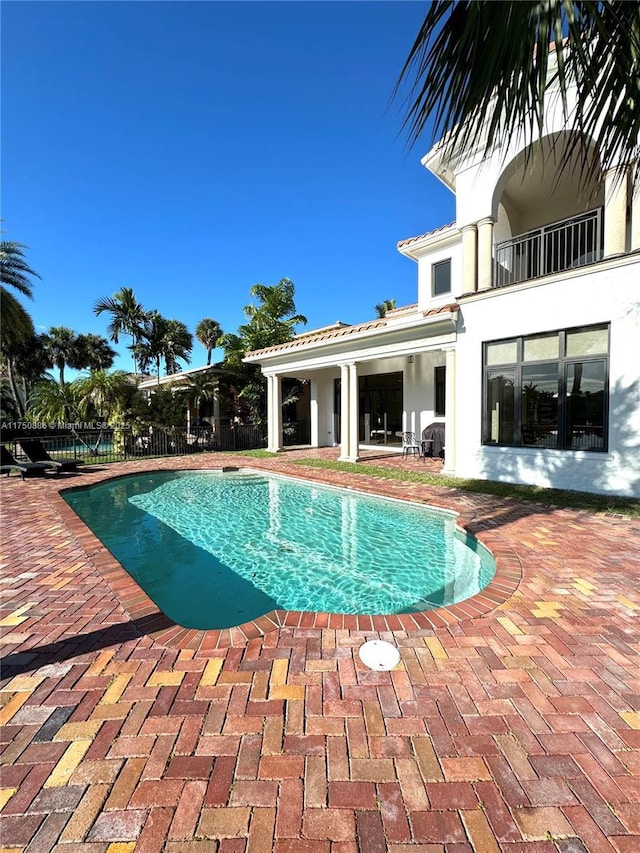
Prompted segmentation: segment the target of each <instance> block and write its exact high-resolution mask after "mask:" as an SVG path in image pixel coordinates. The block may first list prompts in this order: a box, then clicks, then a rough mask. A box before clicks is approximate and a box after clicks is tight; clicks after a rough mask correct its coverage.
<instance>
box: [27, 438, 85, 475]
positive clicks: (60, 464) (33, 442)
mask: <svg viewBox="0 0 640 853" xmlns="http://www.w3.org/2000/svg"><path fill="white" fill-rule="evenodd" d="M20 447H21V448H22V450H23V452H24V455H25V456H26V457H27V459H28V460H29V461H30V462H47V463H49V464H51V465H52V466H55V468H56V473H59V472H60V471H75V470H76V468H77V467H78V462H79V461H80V460H78V459H75V458H67V459H54V458H53V457H52V456H49V454H48V453H47V451H46V449H45V447H44V445H43V444H42V442H41V441H40V440H39V439H37V438H25V439H20Z"/></svg>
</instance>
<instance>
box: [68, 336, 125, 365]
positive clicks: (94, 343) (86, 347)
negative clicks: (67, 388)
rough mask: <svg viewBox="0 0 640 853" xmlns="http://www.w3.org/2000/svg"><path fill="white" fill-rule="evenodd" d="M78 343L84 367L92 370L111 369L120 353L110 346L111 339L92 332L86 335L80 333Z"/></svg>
mask: <svg viewBox="0 0 640 853" xmlns="http://www.w3.org/2000/svg"><path fill="white" fill-rule="evenodd" d="M77 344H78V350H79V352H80V360H81V361H82V367H83V368H87V369H88V370H90V371H92V372H93V371H96V370H109V368H110V367H112V366H113V362H114V359H115V357H116V355H117V354H118V353H117V352H116V351H115V350H114V349H113V347H111V346H109V341H108V340H107V339H106V338H103V337H102V335H95V334H93V333H92V332H89V333H88V334H86V335H78V339H77Z"/></svg>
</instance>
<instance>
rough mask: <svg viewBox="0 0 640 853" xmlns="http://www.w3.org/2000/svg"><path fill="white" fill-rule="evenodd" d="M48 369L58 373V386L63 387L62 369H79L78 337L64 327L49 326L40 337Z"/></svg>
mask: <svg viewBox="0 0 640 853" xmlns="http://www.w3.org/2000/svg"><path fill="white" fill-rule="evenodd" d="M42 342H43V344H44V348H45V351H46V353H47V358H48V361H49V366H50V367H57V368H58V370H59V371H60V384H61V385H64V369H65V367H72V368H78V369H81V368H82V367H84V365H83V364H82V352H81V350H80V347H79V345H78V335H77V334H76V333H75V332H74V331H73V329H69V328H67V327H66V326H51V328H50V329H49V331H48V332H47V333H46V334H45V335H43V336H42Z"/></svg>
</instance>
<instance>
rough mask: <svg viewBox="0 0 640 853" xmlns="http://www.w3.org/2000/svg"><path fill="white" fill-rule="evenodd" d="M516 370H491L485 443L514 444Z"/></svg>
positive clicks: (489, 374)
mask: <svg viewBox="0 0 640 853" xmlns="http://www.w3.org/2000/svg"><path fill="white" fill-rule="evenodd" d="M514 388H515V370H490V371H489V373H488V376H487V410H488V418H487V423H486V428H485V442H487V443H490V444H513V442H514V437H515V422H514V410H515V395H514Z"/></svg>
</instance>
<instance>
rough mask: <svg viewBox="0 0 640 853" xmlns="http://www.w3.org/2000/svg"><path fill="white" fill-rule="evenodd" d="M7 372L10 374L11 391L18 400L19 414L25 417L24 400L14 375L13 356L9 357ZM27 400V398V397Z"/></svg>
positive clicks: (16, 400)
mask: <svg viewBox="0 0 640 853" xmlns="http://www.w3.org/2000/svg"><path fill="white" fill-rule="evenodd" d="M7 373H8V375H9V386H10V388H11V393H12V394H13V399H14V400H15V402H16V409H17V410H18V416H19V417H20V418H23V417H24V405H23V402H22V398H21V397H20V394H19V392H18V386H17V385H16V378H15V376H14V375H13V360H12V359H11V358H8V359H7ZM25 400H26V398H25Z"/></svg>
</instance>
